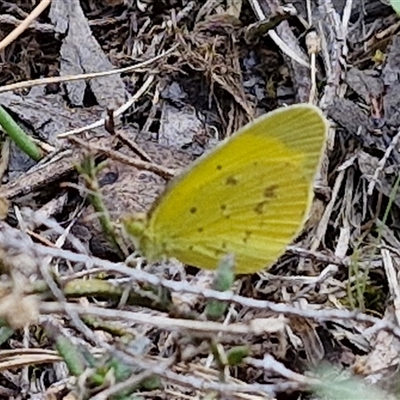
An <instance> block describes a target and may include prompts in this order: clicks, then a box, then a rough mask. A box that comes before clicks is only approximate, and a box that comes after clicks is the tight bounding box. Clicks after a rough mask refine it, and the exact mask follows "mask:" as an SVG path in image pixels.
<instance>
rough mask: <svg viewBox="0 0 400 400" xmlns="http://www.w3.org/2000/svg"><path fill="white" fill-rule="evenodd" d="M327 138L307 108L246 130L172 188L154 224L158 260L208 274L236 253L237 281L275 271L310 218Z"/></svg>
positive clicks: (261, 120)
mask: <svg viewBox="0 0 400 400" xmlns="http://www.w3.org/2000/svg"><path fill="white" fill-rule="evenodd" d="M325 134H326V123H325V121H324V119H323V117H322V116H321V114H320V112H319V111H318V109H317V108H315V107H313V106H308V105H301V106H292V107H288V108H287V109H281V110H277V111H275V112H273V113H270V114H267V115H266V116H263V117H261V118H259V119H258V120H256V121H255V122H254V123H252V124H249V125H247V126H246V127H244V128H243V129H242V130H240V131H239V132H238V133H237V134H236V135H235V136H233V137H231V138H229V140H227V141H225V142H223V143H222V144H221V145H219V146H217V148H216V149H214V150H213V151H211V152H210V153H209V154H208V155H206V156H204V157H202V158H200V159H199V160H197V162H195V163H194V165H193V166H192V167H191V168H190V169H189V170H188V171H187V172H185V173H184V174H182V175H181V176H179V177H177V178H176V179H175V180H174V181H173V182H172V183H171V185H170V186H169V187H168V188H167V190H166V191H165V193H164V194H163V196H162V197H161V199H160V200H159V202H158V203H157V205H156V207H155V208H154V209H153V211H152V213H151V214H150V216H149V218H150V219H149V225H148V229H147V235H148V237H149V238H150V239H151V241H152V246H153V247H154V250H155V252H156V253H163V254H165V255H167V256H170V257H176V258H178V259H179V260H181V261H182V262H185V263H187V264H191V265H195V266H198V267H202V268H210V269H214V268H216V267H217V266H218V263H219V261H220V259H221V258H222V256H223V255H225V254H227V253H233V254H234V256H235V266H236V272H238V273H248V272H254V271H257V270H260V269H262V268H263V267H265V266H267V265H269V264H271V263H272V262H273V261H274V260H275V259H276V258H277V257H278V256H279V255H280V254H281V253H282V252H283V251H284V249H285V247H286V245H287V244H288V243H290V242H291V241H292V240H293V239H294V237H295V236H296V235H297V234H298V233H299V231H300V230H301V227H302V225H303V223H304V220H305V218H306V217H307V214H308V211H309V206H310V203H311V193H312V184H313V179H314V175H315V173H316V171H317V168H318V165H319V161H320V158H321V152H322V149H323V144H324V141H325Z"/></svg>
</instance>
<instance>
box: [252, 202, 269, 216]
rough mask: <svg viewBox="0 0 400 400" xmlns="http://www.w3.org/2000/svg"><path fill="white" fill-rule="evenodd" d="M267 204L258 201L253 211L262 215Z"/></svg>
mask: <svg viewBox="0 0 400 400" xmlns="http://www.w3.org/2000/svg"><path fill="white" fill-rule="evenodd" d="M267 204H268V201H260V202H259V203H258V204H257V205H256V206H255V207H254V211H255V212H256V213H257V214H264V212H265V206H266V205H267Z"/></svg>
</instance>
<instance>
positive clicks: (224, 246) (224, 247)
mask: <svg viewBox="0 0 400 400" xmlns="http://www.w3.org/2000/svg"><path fill="white" fill-rule="evenodd" d="M221 247H222V248H223V249H224V250H225V249H226V243H225V242H222V245H221Z"/></svg>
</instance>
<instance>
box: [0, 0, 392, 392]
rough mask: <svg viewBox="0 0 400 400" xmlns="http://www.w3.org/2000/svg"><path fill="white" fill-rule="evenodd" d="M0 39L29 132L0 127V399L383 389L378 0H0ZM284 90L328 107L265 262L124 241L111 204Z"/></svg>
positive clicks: (382, 97) (386, 18)
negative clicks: (302, 205)
mask: <svg viewBox="0 0 400 400" xmlns="http://www.w3.org/2000/svg"><path fill="white" fill-rule="evenodd" d="M35 12H36V15H35ZM30 17H32V20H31V21H30V22H29V21H28V19H29V18H30ZM18 30H19V31H18ZM0 51H1V59H0V105H1V106H2V107H3V108H4V110H5V111H6V112H8V114H9V115H10V116H11V117H12V118H13V120H14V121H15V122H16V123H17V124H18V125H19V127H20V128H22V130H23V132H25V133H26V134H28V135H29V137H31V138H33V139H34V142H33V144H31V145H32V146H34V149H35V150H33V151H38V153H37V154H38V156H37V157H35V156H33V158H32V154H31V155H28V154H29V151H28V154H27V150H26V147H25V148H24V146H22V147H23V148H24V150H21V146H18V145H17V144H16V143H17V142H18V139H15V138H14V140H11V139H10V136H11V135H7V134H6V133H3V134H2V140H1V143H2V147H1V162H0V173H1V176H2V186H1V187H0V200H1V201H0V218H1V220H0V257H1V264H0V272H1V280H0V344H1V347H0V399H52V400H53V399H57V400H58V399H95V400H100V399H182V400H183V399H238V400H239V399H240V400H250V399H251V400H258V399H278V400H283V399H293V400H294V399H338V400H339V399H355V400H356V399H384V398H385V399H386V398H393V399H396V398H398V397H399V396H400V389H399V388H400V385H399V381H397V379H398V378H399V373H398V371H399V366H400V355H399V354H400V328H399V322H400V314H399V310H400V304H399V299H400V285H399V267H400V253H399V251H400V231H399V229H400V224H399V220H400V213H399V210H400V208H399V207H400V192H399V190H398V186H399V181H400V180H399V174H398V172H399V168H398V165H399V163H400V153H399V145H398V142H399V138H400V131H399V126H400V112H399V110H400V73H399V71H400V19H399V17H398V16H397V15H396V14H395V13H394V11H393V10H392V8H391V7H390V6H389V5H388V4H386V2H384V1H383V0H382V1H379V0H372V1H369V2H364V1H362V0H347V1H344V0H343V1H342V0H340V1H339V0H338V1H317V0H304V1H296V0H295V1H294V2H292V3H289V2H288V3H287V4H285V3H283V2H281V3H280V4H279V3H278V2H277V1H275V0H249V1H248V2H247V1H246V2H244V1H241V0H225V1H223V0H208V1H198V2H196V1H190V0H182V1H180V0H173V1H151V0H136V1H134V0H81V1H78V0H53V1H51V0H42V1H39V0H36V1H28V0H15V1H14V0H13V1H1V2H0ZM295 103H313V104H316V105H317V106H319V107H320V108H321V110H322V111H323V113H324V114H325V115H326V117H327V118H328V120H329V122H330V128H329V132H328V138H327V145H326V150H325V154H324V156H323V162H322V166H321V169H320V171H319V173H318V176H317V179H316V181H315V182H314V193H315V196H314V201H313V204H312V209H311V212H310V217H309V219H308V221H307V222H306V223H305V226H304V229H303V231H302V233H301V234H300V236H299V237H298V238H297V239H296V241H295V243H292V244H291V245H290V246H288V248H287V251H286V252H285V254H284V255H283V256H282V257H280V258H279V260H277V262H276V263H275V264H274V266H273V267H272V268H271V269H269V270H268V271H261V272H259V273H256V274H253V275H250V276H239V277H236V279H235V280H234V283H233V284H232V286H231V287H230V286H228V287H227V288H225V290H226V291H221V290H216V289H217V288H216V286H215V282H214V280H215V278H214V274H212V273H211V272H209V271H202V270H198V269H196V268H194V267H191V266H184V265H182V264H181V263H179V262H178V261H173V260H168V261H165V262H160V263H148V262H146V260H144V259H142V258H138V257H137V255H136V254H135V253H133V255H132V251H133V247H132V241H131V240H130V239H129V238H127V237H126V234H124V231H123V230H122V229H121V217H123V216H124V215H126V214H127V213H133V212H146V211H148V210H149V209H150V207H151V206H152V205H153V204H154V202H155V201H156V199H157V198H158V196H159V195H160V193H162V191H163V189H164V188H165V185H166V183H167V181H168V180H169V179H171V177H172V176H174V175H177V174H178V173H179V171H180V170H181V169H182V168H185V167H187V166H188V165H190V163H191V162H193V161H194V160H195V159H196V158H198V157H199V156H200V155H201V154H203V153H204V152H207V151H209V150H210V149H212V148H213V147H214V146H215V145H216V144H217V142H218V141H219V140H222V139H224V138H226V137H228V136H230V135H232V134H233V133H234V132H235V131H236V130H237V129H239V128H240V127H242V126H243V125H245V124H246V123H247V122H249V121H251V120H252V119H254V118H255V117H257V116H259V115H262V114H264V113H267V112H269V111H271V110H274V109H276V108H278V107H282V106H285V105H290V104H295ZM0 114H1V110H0ZM2 118H3V116H2V115H0V121H1V122H0V124H1V125H2V126H3V127H5V126H4V120H3V119H2ZM24 143H26V142H24ZM28 143H30V142H29V141H28ZM155 204H157V203H155ZM153 207H154V206H153ZM212 302H214V303H212ZM224 304H225V306H224ZM215 305H216V309H217V315H216V316H215V315H214V317H211V315H210V313H209V310H210V307H211V306H215Z"/></svg>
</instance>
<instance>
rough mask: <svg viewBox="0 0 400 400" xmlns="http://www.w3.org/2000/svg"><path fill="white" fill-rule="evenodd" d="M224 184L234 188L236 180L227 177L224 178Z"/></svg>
mask: <svg viewBox="0 0 400 400" xmlns="http://www.w3.org/2000/svg"><path fill="white" fill-rule="evenodd" d="M226 184H227V185H232V186H236V185H237V184H238V180H237V179H236V178H235V177H234V176H228V178H226Z"/></svg>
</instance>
